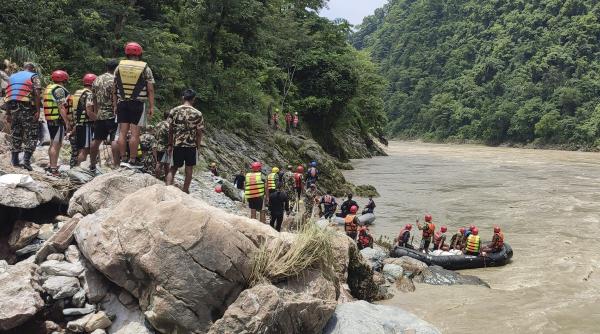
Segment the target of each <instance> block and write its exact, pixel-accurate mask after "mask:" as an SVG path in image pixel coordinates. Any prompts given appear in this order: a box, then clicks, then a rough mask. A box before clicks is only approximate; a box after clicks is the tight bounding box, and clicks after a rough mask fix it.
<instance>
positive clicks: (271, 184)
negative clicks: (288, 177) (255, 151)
mask: <svg viewBox="0 0 600 334" xmlns="http://www.w3.org/2000/svg"><path fill="white" fill-rule="evenodd" d="M277 176H278V175H277V174H276V173H271V174H269V176H267V188H269V190H275V188H277V186H276V185H277Z"/></svg>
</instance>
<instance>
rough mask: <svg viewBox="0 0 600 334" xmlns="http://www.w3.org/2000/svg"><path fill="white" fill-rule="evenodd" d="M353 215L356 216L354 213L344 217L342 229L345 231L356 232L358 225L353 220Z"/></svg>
mask: <svg viewBox="0 0 600 334" xmlns="http://www.w3.org/2000/svg"><path fill="white" fill-rule="evenodd" d="M354 217H356V215H347V216H346V218H344V230H345V231H346V233H356V231H357V230H358V226H357V225H356V223H355V222H354Z"/></svg>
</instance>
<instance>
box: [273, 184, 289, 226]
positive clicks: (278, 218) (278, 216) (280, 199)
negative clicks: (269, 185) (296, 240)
mask: <svg viewBox="0 0 600 334" xmlns="http://www.w3.org/2000/svg"><path fill="white" fill-rule="evenodd" d="M281 188H282V184H281V182H277V184H276V185H275V190H274V191H273V192H270V194H269V212H270V214H271V219H270V225H271V227H272V228H274V229H276V230H277V232H281V224H282V223H283V212H284V211H285V212H286V214H287V215H288V216H289V215H290V202H289V199H288V197H287V194H286V193H285V192H283V191H281Z"/></svg>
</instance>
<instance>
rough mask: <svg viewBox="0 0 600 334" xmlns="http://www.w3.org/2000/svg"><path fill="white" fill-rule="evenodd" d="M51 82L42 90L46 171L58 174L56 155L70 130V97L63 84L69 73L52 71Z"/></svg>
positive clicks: (54, 174)
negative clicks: (47, 144) (47, 137)
mask: <svg viewBox="0 0 600 334" xmlns="http://www.w3.org/2000/svg"><path fill="white" fill-rule="evenodd" d="M50 78H51V79H52V83H51V84H49V85H48V86H47V87H46V89H45V90H44V98H43V107H44V116H45V117H46V123H48V132H50V148H49V149H48V156H49V160H50V164H49V168H48V173H49V174H50V175H53V176H60V173H59V172H58V156H59V154H60V149H61V147H62V141H63V137H65V134H66V133H70V132H71V121H70V119H69V108H70V107H71V97H70V94H69V91H68V90H67V89H66V88H65V87H64V85H65V84H66V83H67V81H68V80H69V74H68V73H67V72H65V71H63V70H56V71H54V72H52V75H51V77H50Z"/></svg>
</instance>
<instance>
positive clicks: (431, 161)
mask: <svg viewBox="0 0 600 334" xmlns="http://www.w3.org/2000/svg"><path fill="white" fill-rule="evenodd" d="M387 152H388V154H389V157H379V158H375V159H369V160H357V161H355V162H354V166H355V170H353V171H349V172H347V173H345V174H346V176H347V178H348V179H349V180H350V181H352V182H353V183H355V184H372V185H374V186H375V187H377V189H378V191H379V193H380V194H381V197H380V198H377V199H375V200H376V203H377V209H376V214H377V221H376V224H375V225H374V226H373V227H372V228H371V231H372V232H374V234H375V235H376V236H379V235H387V236H390V237H394V236H395V235H396V234H397V233H398V231H399V230H400V228H401V226H403V225H404V224H406V223H413V222H414V220H415V219H416V217H417V216H423V214H425V213H426V212H430V213H431V214H432V215H433V217H434V222H435V223H436V225H437V226H438V228H439V226H441V225H447V226H448V232H449V233H450V232H454V231H455V230H457V229H458V228H459V227H461V226H465V225H466V226H468V225H470V224H472V223H473V224H475V225H477V226H478V227H479V230H480V235H481V236H482V238H483V239H484V240H486V239H487V240H489V239H491V235H492V228H493V226H494V225H495V224H497V225H499V226H501V227H502V229H503V231H504V233H505V238H506V241H507V242H508V243H510V244H511V246H512V247H513V249H514V257H513V259H512V262H511V263H509V264H508V265H506V266H504V267H500V268H486V269H477V270H465V271H462V273H464V274H472V275H476V276H478V277H480V278H482V279H483V280H485V281H486V282H487V283H489V285H490V286H491V288H490V289H488V288H484V287H474V286H431V285H424V284H418V285H417V289H416V291H415V292H413V293H398V294H397V295H396V296H395V297H394V298H393V299H391V300H388V301H385V302H383V303H384V304H392V305H397V306H400V307H402V308H404V309H406V310H408V311H411V312H413V313H415V314H417V315H418V316H420V317H421V318H423V319H425V320H427V321H429V322H431V323H432V324H434V325H435V326H437V327H438V328H439V329H440V330H442V331H443V332H444V333H469V332H493V333H498V334H499V333H600V154H598V153H582V152H563V151H545V150H525V149H512V148H491V147H485V146H475V145H436V144H423V143H414V142H392V143H390V146H389V148H388V149H387ZM359 203H361V204H362V205H364V203H365V202H364V201H363V200H361V201H360V202H359ZM419 241H420V238H418V237H417V236H415V239H414V244H415V245H418V242H419Z"/></svg>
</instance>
